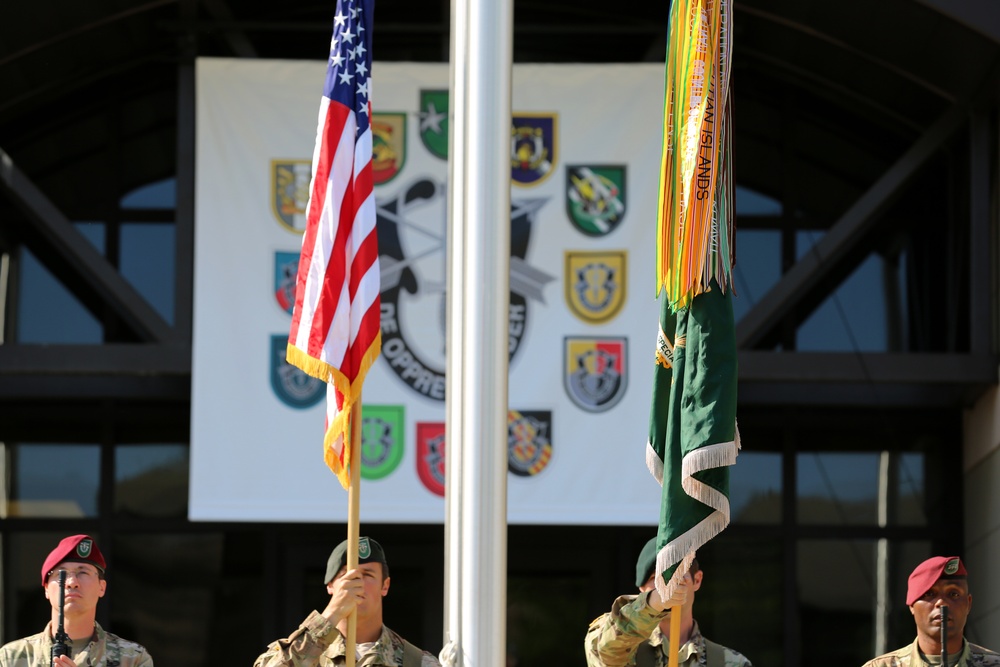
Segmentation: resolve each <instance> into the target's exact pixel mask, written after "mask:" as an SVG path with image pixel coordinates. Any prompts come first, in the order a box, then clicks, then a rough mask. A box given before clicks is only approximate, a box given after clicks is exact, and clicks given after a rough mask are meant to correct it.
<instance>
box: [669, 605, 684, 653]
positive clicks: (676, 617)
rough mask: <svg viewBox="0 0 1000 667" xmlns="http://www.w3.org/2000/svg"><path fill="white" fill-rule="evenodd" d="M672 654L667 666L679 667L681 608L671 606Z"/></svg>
mask: <svg viewBox="0 0 1000 667" xmlns="http://www.w3.org/2000/svg"><path fill="white" fill-rule="evenodd" d="M669 641H670V654H669V656H668V657H667V667H677V653H678V652H679V651H680V650H681V647H680V643H681V608H680V607H671V608H670V639H669Z"/></svg>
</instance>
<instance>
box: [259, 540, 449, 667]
mask: <svg viewBox="0 0 1000 667" xmlns="http://www.w3.org/2000/svg"><path fill="white" fill-rule="evenodd" d="M346 564H347V541H346V540H345V541H343V542H341V543H340V544H339V545H337V548H336V549H334V550H333V553H332V554H330V559H329V560H328V561H327V564H326V577H325V579H324V581H326V590H327V592H328V593H330V602H329V604H327V605H326V608H325V609H324V610H323V611H322V613H320V612H317V611H314V612H312V613H311V614H309V616H308V617H307V618H306V620H305V621H303V622H302V624H301V625H300V626H299V628H298V629H297V630H296V631H295V632H293V633H292V634H291V636H289V637H288V638H286V639H279V640H278V641H276V642H272V643H271V644H270V645H269V646H268V647H267V650H266V651H265V652H264V653H263V654H261V655H260V656H259V657H258V658H257V660H256V661H255V662H254V667H334V666H337V667H339V666H341V665H344V664H345V662H346V658H345V654H346V649H347V646H346V641H345V639H344V638H345V636H346V635H347V617H348V616H349V615H350V614H351V612H352V611H354V610H355V609H357V630H356V639H357V655H356V663H355V664H356V665H357V666H358V667H379V666H381V667H440V663H439V662H438V660H437V658H435V657H434V656H433V655H432V654H430V653H428V652H427V651H422V650H420V649H419V648H417V647H416V646H414V645H413V644H411V643H410V642H408V641H406V640H405V639H403V638H402V637H400V636H399V635H398V634H396V633H395V632H393V631H392V630H390V629H389V628H387V627H386V626H384V625H382V598H383V597H385V595H386V594H387V593H388V592H389V565H388V564H387V563H386V560H385V552H384V551H383V550H382V546H381V545H380V544H379V543H378V542H376V541H375V540H373V539H371V538H369V537H362V538H361V539H360V540H359V542H358V568H357V569H356V570H348V569H347V568H346Z"/></svg>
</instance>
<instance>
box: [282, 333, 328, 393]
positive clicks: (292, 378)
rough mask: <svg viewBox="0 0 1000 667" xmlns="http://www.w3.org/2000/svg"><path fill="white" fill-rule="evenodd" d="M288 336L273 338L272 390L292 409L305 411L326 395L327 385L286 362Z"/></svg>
mask: <svg viewBox="0 0 1000 667" xmlns="http://www.w3.org/2000/svg"><path fill="white" fill-rule="evenodd" d="M287 351H288V334H275V335H272V336H271V389H272V390H273V391H274V394H275V395H276V396H277V397H278V398H280V399H281V402H282V403H284V404H285V405H287V406H288V407H290V408H296V409H298V410H305V409H306V408H311V407H312V406H314V405H316V404H317V403H319V402H320V401H321V400H322V399H323V397H324V396H325V395H326V383H325V382H323V381H322V380H319V379H317V378H314V377H312V376H311V375H307V374H306V373H304V372H303V371H302V370H300V369H298V368H296V367H295V366H292V365H291V364H290V363H288V362H287V361H285V354H286V353H287Z"/></svg>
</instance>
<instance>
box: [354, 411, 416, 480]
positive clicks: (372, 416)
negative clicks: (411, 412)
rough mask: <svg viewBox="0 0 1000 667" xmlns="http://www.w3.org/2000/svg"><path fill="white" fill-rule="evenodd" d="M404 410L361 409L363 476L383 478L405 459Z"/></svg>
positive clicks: (366, 477)
mask: <svg viewBox="0 0 1000 667" xmlns="http://www.w3.org/2000/svg"><path fill="white" fill-rule="evenodd" d="M405 409H406V408H405V407H404V406H402V405H364V406H363V407H362V408H361V414H362V417H361V476H362V477H364V478H365V479H382V478H383V477H387V476H389V475H391V474H392V473H393V472H394V471H395V470H396V468H397V467H398V466H399V462H400V461H402V460H403V450H404V449H405V445H404V435H403V434H404V431H405V424H406V422H405V419H404V416H405Z"/></svg>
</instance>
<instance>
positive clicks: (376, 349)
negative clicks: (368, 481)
mask: <svg viewBox="0 0 1000 667" xmlns="http://www.w3.org/2000/svg"><path fill="white" fill-rule="evenodd" d="M381 351H382V332H381V331H379V332H378V333H377V334H376V335H375V339H374V340H373V341H372V344H371V345H369V346H368V349H367V350H365V354H364V356H363V357H362V359H361V365H360V367H359V369H358V374H357V376H356V377H355V378H354V382H353V383H352V382H351V381H350V380H349V379H348V377H347V376H346V375H344V373H342V372H341V371H340V369H338V368H336V367H335V366H333V365H331V364H329V363H327V362H325V361H323V360H321V359H317V358H315V357H311V356H309V355H308V354H306V353H305V352H303V351H302V350H301V349H299V348H297V347H295V346H294V345H292V344H291V343H289V344H288V347H287V349H286V351H285V355H286V359H287V360H288V363H290V364H292V365H293V366H296V367H298V368H300V369H301V370H302V371H303V372H304V373H307V374H309V375H311V376H312V377H315V378H318V379H320V380H323V381H324V382H326V383H328V384H332V385H334V387H335V388H336V389H337V391H338V392H340V394H341V395H342V396H343V397H344V402H343V404H342V405H341V408H340V411H339V412H338V413H337V414H336V415H335V416H334V418H333V420H332V421H331V422H330V423H329V424H328V425H327V429H326V434H325V435H324V436H323V460H324V461H326V465H327V466H328V467H329V468H330V470H332V471H333V472H334V474H335V475H337V479H339V480H340V484H341V486H343V487H344V488H345V489H346V488H348V487H349V486H350V479H351V474H350V472H351V471H350V456H349V449H348V447H350V446H355V445H359V443H351V442H350V438H351V428H350V427H351V423H350V420H351V419H352V418H354V412H355V411H354V407H355V403H357V400H358V397H359V396H360V395H361V386H362V384H363V383H364V381H365V376H366V375H368V371H369V370H370V369H371V367H372V364H374V363H375V359H376V358H378V355H379V354H380V353H381ZM358 407H360V406H358ZM357 417H358V418H360V415H357ZM338 438H342V439H343V440H342V447H343V459H344V462H343V464H342V463H341V461H340V458H341V457H340V455H338V454H337V451H336V449H335V448H334V444H335V443H336V442H337V439H338Z"/></svg>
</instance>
